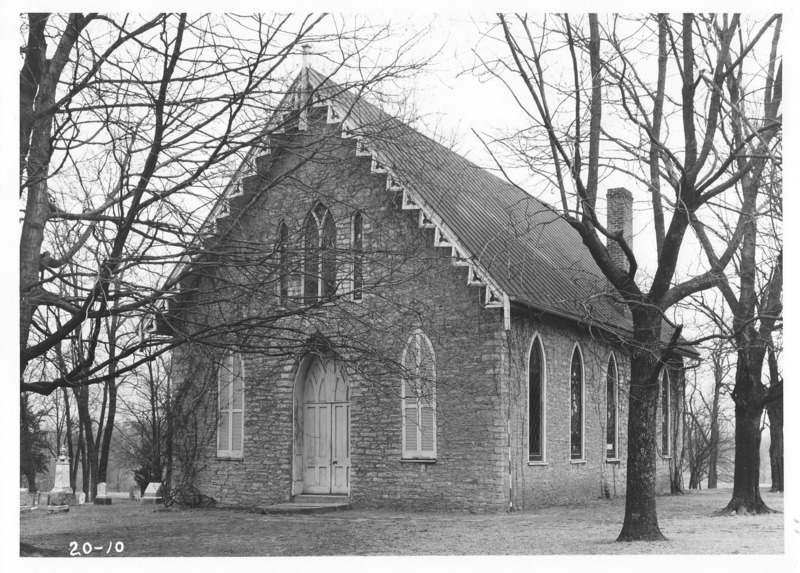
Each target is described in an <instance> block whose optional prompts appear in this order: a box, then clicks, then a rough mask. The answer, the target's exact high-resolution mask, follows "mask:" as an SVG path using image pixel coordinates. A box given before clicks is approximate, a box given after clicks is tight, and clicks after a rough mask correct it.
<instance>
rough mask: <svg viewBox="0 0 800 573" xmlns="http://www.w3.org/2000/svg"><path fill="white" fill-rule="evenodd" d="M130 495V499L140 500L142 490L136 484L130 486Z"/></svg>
mask: <svg viewBox="0 0 800 573" xmlns="http://www.w3.org/2000/svg"><path fill="white" fill-rule="evenodd" d="M130 496H131V501H141V499H142V490H140V489H139V486H138V485H132V486H131V491H130Z"/></svg>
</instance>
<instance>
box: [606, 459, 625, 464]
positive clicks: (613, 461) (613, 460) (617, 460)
mask: <svg viewBox="0 0 800 573" xmlns="http://www.w3.org/2000/svg"><path fill="white" fill-rule="evenodd" d="M620 462H622V460H621V459H619V458H606V463H607V464H619V463H620Z"/></svg>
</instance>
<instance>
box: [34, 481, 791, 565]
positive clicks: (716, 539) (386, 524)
mask: <svg viewBox="0 0 800 573" xmlns="http://www.w3.org/2000/svg"><path fill="white" fill-rule="evenodd" d="M730 494H731V490H729V489H722V490H711V491H709V490H705V491H701V492H692V493H687V494H685V495H682V496H664V497H660V498H659V499H658V515H659V523H660V525H661V530H662V531H663V533H664V534H665V535H666V536H667V538H668V539H669V541H662V542H652V543H615V542H614V539H615V538H616V536H617V534H618V533H619V530H620V527H621V525H622V518H623V514H624V508H625V502H624V499H612V500H596V501H592V502H588V503H585V504H580V505H577V504H575V505H565V506H554V507H548V508H542V509H536V510H530V511H520V512H513V513H501V514H487V515H471V514H464V513H443V512H437V513H412V512H393V511H384V510H381V511H376V510H351V511H342V512H336V513H327V514H318V515H262V514H258V513H251V512H248V511H241V510H230V509H170V510H164V509H163V508H162V509H156V510H154V509H153V507H152V506H142V505H140V504H138V503H133V502H129V501H123V500H116V499H115V500H114V504H113V505H110V506H95V505H84V506H74V507H71V508H70V511H69V513H65V514H54V515H48V514H46V513H45V512H44V510H35V511H32V512H26V513H22V514H20V543H21V547H22V549H21V554H22V555H23V556H25V555H43V556H68V555H69V553H70V543H71V542H73V541H74V542H76V544H75V545H76V546H77V550H78V551H82V547H83V545H84V543H87V542H88V543H90V544H92V545H93V546H95V547H97V546H102V550H101V551H97V550H92V553H91V554H92V555H95V556H100V555H102V556H113V555H121V556H125V557H139V556H161V557H166V556H292V555H306V556H319V555H569V554H572V555H589V554H608V555H621V554H680V555H687V554H728V555H731V554H745V553H747V554H776V553H783V551H784V545H783V544H784V541H783V532H784V515H783V513H777V514H771V515H760V516H747V517H730V516H726V517H715V516H712V515H711V514H712V513H713V512H714V511H716V510H719V509H721V508H722V507H724V506H725V504H726V503H727V502H728V500H729V499H730ZM762 496H763V497H764V500H765V501H766V502H767V505H769V506H770V507H771V508H773V509H776V510H779V511H781V512H782V511H783V495H781V494H770V493H766V491H764V492H763V493H762ZM793 535H794V534H793ZM120 541H121V542H122V543H123V544H124V549H123V550H122V552H121V553H117V552H116V550H115V548H114V547H113V546H112V549H111V551H110V553H108V554H106V550H107V549H108V546H109V543H113V544H116V543H117V542H120ZM73 547H74V546H73Z"/></svg>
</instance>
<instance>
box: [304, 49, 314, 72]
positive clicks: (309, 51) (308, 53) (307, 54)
mask: <svg viewBox="0 0 800 573" xmlns="http://www.w3.org/2000/svg"><path fill="white" fill-rule="evenodd" d="M313 52H314V48H313V47H312V46H311V44H303V70H307V69H308V60H309V59H310V56H311V54H312V53H313Z"/></svg>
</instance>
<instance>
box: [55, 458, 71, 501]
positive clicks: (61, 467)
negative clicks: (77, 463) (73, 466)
mask: <svg viewBox="0 0 800 573" xmlns="http://www.w3.org/2000/svg"><path fill="white" fill-rule="evenodd" d="M55 475H56V479H55V484H53V489H51V490H50V491H52V492H62V493H72V488H71V487H70V486H69V460H67V453H66V452H65V451H64V448H61V455H59V456H58V461H57V462H56V474H55Z"/></svg>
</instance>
